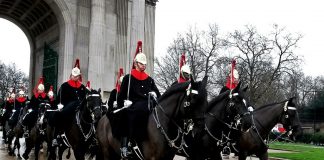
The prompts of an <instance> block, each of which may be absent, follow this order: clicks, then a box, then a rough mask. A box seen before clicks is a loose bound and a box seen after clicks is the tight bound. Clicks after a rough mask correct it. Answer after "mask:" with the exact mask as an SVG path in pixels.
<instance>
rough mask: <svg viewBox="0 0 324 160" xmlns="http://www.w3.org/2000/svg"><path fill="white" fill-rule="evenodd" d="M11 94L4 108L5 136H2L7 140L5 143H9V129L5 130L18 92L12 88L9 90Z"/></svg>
mask: <svg viewBox="0 0 324 160" xmlns="http://www.w3.org/2000/svg"><path fill="white" fill-rule="evenodd" d="M8 94H9V96H8V97H7V99H6V101H5V104H4V107H3V110H2V120H1V121H2V124H1V125H2V126H3V136H2V138H3V139H4V140H5V143H7V141H6V138H7V131H5V126H6V122H7V121H8V120H9V118H10V116H11V114H12V110H13V109H14V107H15V97H16V94H15V93H14V91H13V89H12V88H11V89H10V90H9V93H8Z"/></svg>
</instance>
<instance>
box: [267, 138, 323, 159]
mask: <svg viewBox="0 0 324 160" xmlns="http://www.w3.org/2000/svg"><path fill="white" fill-rule="evenodd" d="M269 147H270V149H280V150H286V151H292V152H293V153H269V156H270V157H277V158H284V159H291V160H323V159H324V148H323V147H317V146H314V145H308V144H300V143H281V142H275V143H271V144H270V145H269Z"/></svg>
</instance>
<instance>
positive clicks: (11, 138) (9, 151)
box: [7, 132, 14, 156]
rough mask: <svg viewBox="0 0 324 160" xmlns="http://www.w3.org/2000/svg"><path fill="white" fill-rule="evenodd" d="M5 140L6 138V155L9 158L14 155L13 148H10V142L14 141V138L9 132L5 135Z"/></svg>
mask: <svg viewBox="0 0 324 160" xmlns="http://www.w3.org/2000/svg"><path fill="white" fill-rule="evenodd" d="M7 138H8V154H9V156H13V155H14V147H13V146H12V141H13V139H14V136H13V134H12V133H11V132H10V133H9V134H8V135H7Z"/></svg>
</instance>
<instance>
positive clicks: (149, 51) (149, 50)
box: [143, 4, 155, 75]
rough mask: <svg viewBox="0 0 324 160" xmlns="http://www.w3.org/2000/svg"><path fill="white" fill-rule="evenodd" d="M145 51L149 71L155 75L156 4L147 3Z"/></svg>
mask: <svg viewBox="0 0 324 160" xmlns="http://www.w3.org/2000/svg"><path fill="white" fill-rule="evenodd" d="M144 29H145V30H144V41H145V45H144V46H143V47H144V48H143V52H144V53H145V54H146V58H147V61H148V64H147V67H146V68H147V69H146V70H147V71H146V72H147V73H149V74H150V75H153V69H154V44H155V5H150V4H146V6H145V27H144Z"/></svg>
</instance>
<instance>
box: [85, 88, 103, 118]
mask: <svg viewBox="0 0 324 160" xmlns="http://www.w3.org/2000/svg"><path fill="white" fill-rule="evenodd" d="M100 92H101V89H100V88H99V89H98V90H94V89H91V90H87V94H86V107H87V109H88V110H89V111H90V113H91V116H92V118H93V120H95V121H98V120H99V119H100V117H101V115H102V110H101V103H102V101H101V94H100Z"/></svg>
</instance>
